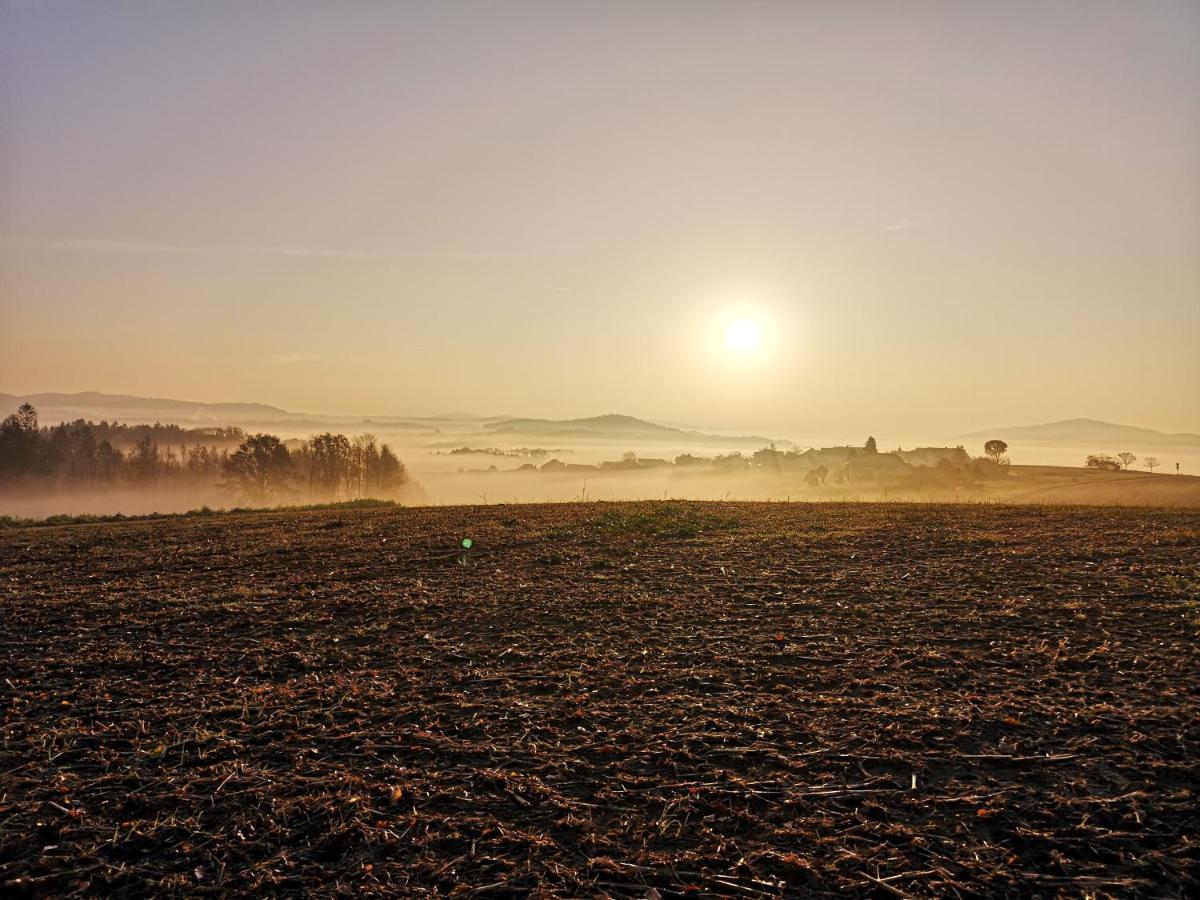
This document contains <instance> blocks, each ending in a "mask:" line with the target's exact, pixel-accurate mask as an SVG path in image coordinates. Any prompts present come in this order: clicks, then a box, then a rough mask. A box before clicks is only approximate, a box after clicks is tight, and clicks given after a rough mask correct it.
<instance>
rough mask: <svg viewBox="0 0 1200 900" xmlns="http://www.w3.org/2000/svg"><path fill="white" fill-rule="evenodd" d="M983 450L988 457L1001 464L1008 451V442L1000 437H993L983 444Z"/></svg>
mask: <svg viewBox="0 0 1200 900" xmlns="http://www.w3.org/2000/svg"><path fill="white" fill-rule="evenodd" d="M983 452H984V453H986V454H987V456H988V459H990V460H992V462H994V463H997V464H999V462H1000V460H1002V459H1003V458H1004V454H1005V453H1007V452H1008V444H1006V443H1004V441H1002V440H999V439H993V440H990V441H988V442H987V443H986V444H984V445H983Z"/></svg>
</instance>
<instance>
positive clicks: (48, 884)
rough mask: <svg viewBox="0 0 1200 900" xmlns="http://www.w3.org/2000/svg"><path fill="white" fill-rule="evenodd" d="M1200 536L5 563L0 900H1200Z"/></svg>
mask: <svg viewBox="0 0 1200 900" xmlns="http://www.w3.org/2000/svg"><path fill="white" fill-rule="evenodd" d="M1198 534H1200V516H1197V515H1196V514H1195V513H1194V512H1181V511H1165V510H1131V509H1103V508H1100V509H1097V508H1087V509H1083V508H1077V509H1043V508H1031V507H995V506H910V505H886V504H862V505H858V504H828V505H824V504H797V505H791V504H719V503H686V504H685V503H670V504H664V503H639V504H632V503H631V504H570V505H535V506H502V507H476V508H466V507H458V508H445V509H428V508H427V509H412V510H405V509H399V510H367V511H360V510H355V511H346V510H337V511H302V512H295V511H293V512H273V513H262V514H234V515H228V516H214V517H196V518H183V519H174V520H164V521H140V522H129V523H113V524H101V525H79V526H68V527H59V528H27V529H13V530H9V531H5V532H0V585H2V587H0V592H2V593H0V602H3V609H4V613H3V616H2V617H0V662H2V666H0V667H2V670H3V676H4V677H3V680H2V681H0V696H2V697H3V702H4V730H3V742H2V745H0V772H2V773H3V778H2V779H0V790H2V794H0V885H3V887H4V889H5V891H6V892H13V893H16V892H22V891H23V892H25V893H28V894H31V895H45V894H52V895H72V894H77V895H107V896H127V897H128V896H146V895H159V894H164V893H165V894H176V895H197V894H204V893H210V894H225V893H230V892H252V891H254V892H264V891H265V892H293V891H294V892H304V893H310V894H321V895H341V894H345V895H351V894H354V895H361V894H372V893H374V894H394V893H424V892H438V893H445V894H454V895H459V894H462V895H475V894H479V895H494V896H503V895H506V894H509V895H511V894H522V893H529V892H535V891H541V892H543V893H545V894H548V895H576V896H577V895H603V894H611V895H629V896H646V895H647V894H649V893H650V891H651V890H652V889H653V890H654V891H656V892H657V894H658V895H659V896H661V897H668V896H711V895H727V896H741V897H758V896H778V895H798V894H799V895H804V894H808V893H816V892H823V891H838V892H850V893H856V894H860V895H863V896H880V897H883V896H911V897H934V896H937V897H943V896H954V895H956V894H958V895H961V896H980V895H997V896H1000V895H1011V894H1013V893H1020V894H1024V895H1040V896H1056V895H1060V894H1061V895H1063V896H1082V895H1092V896H1131V895H1144V896H1183V895H1187V894H1189V893H1191V892H1194V891H1196V890H1197V889H1198V886H1200V880H1198V879H1200V850H1198V848H1197V843H1196V841H1197V830H1198V829H1197V824H1198V816H1197V813H1196V807H1197V803H1198V796H1197V789H1198V787H1200V779H1198V763H1197V757H1198V755H1200V719H1198V703H1197V696H1198V693H1200V691H1198V687H1200V664H1198V658H1197V652H1196V637H1197V632H1198V630H1200V627H1198V625H1200V590H1198V586H1200V582H1198V581H1197V579H1198V578H1200V552H1198V551H1197V535H1198ZM464 537H469V538H471V539H472V541H473V546H472V548H471V550H470V551H469V552H468V553H465V554H464V551H462V549H461V540H462V539H463V538H464Z"/></svg>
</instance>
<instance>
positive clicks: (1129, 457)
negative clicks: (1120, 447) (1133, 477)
mask: <svg viewBox="0 0 1200 900" xmlns="http://www.w3.org/2000/svg"><path fill="white" fill-rule="evenodd" d="M1117 459H1119V460H1120V461H1121V468H1123V469H1128V468H1129V467H1130V466H1132V465H1133V464H1134V463H1135V462H1137V454H1135V453H1130V452H1129V451H1128V450H1126V451H1125V452H1124V453H1118V454H1117Z"/></svg>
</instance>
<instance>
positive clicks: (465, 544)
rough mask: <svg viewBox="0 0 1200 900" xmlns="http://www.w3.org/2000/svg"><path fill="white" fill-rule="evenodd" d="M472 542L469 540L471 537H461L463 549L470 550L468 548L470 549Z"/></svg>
mask: <svg viewBox="0 0 1200 900" xmlns="http://www.w3.org/2000/svg"><path fill="white" fill-rule="evenodd" d="M472 543H473V542H472V541H471V539H470V538H463V549H464V550H470V549H471V544H472Z"/></svg>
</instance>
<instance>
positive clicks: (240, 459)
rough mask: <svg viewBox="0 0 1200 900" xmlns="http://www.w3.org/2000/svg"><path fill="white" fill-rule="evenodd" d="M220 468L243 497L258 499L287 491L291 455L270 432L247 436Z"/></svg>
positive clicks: (291, 469) (291, 475) (262, 499)
mask: <svg viewBox="0 0 1200 900" xmlns="http://www.w3.org/2000/svg"><path fill="white" fill-rule="evenodd" d="M222 468H223V469H224V471H225V475H226V476H227V477H228V478H229V481H230V482H231V483H232V484H233V485H234V486H236V487H237V489H238V491H239V492H240V493H241V494H242V495H243V496H245V497H247V498H248V499H250V500H254V501H258V502H267V501H269V500H271V499H272V498H274V497H276V496H278V495H279V494H282V493H284V492H286V491H288V490H289V489H290V488H291V482H292V479H293V477H294V469H293V466H292V457H291V454H289V453H288V449H287V447H286V446H284V443H283V441H281V440H279V438H277V437H275V435H273V434H256V435H253V436H251V437H248V438H246V440H244V441H242V443H241V446H239V447H238V448H237V450H235V451H234V452H233V454H232V455H231V456H229V457H228V458H227V459H226V460H225V462H224V464H223V465H222Z"/></svg>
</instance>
